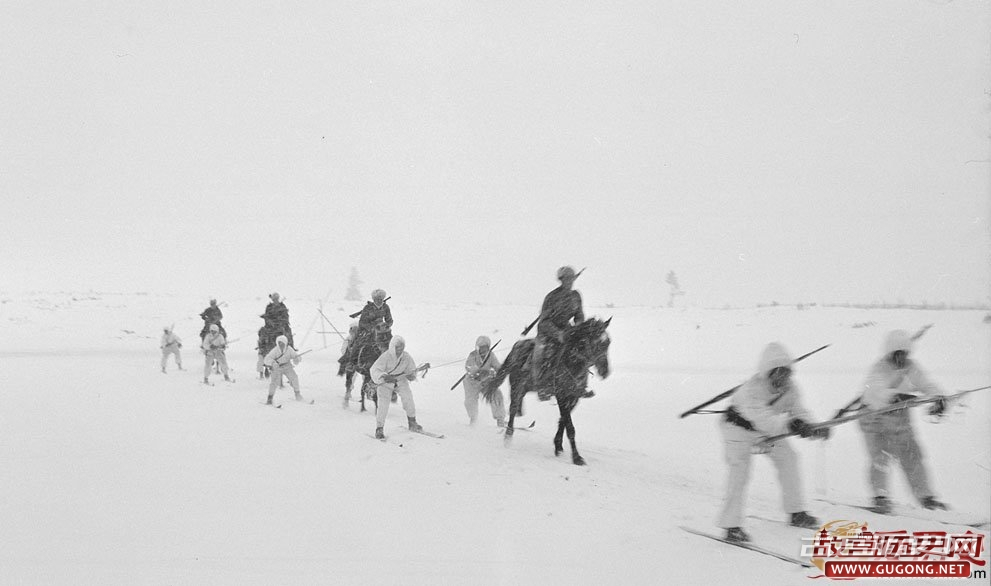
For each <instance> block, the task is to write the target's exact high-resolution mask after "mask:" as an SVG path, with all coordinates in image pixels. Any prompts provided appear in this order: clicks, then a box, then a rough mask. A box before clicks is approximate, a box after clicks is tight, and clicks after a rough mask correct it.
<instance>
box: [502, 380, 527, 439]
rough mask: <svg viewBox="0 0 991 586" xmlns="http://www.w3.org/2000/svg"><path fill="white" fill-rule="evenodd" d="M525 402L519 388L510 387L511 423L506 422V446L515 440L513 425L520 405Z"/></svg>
mask: <svg viewBox="0 0 991 586" xmlns="http://www.w3.org/2000/svg"><path fill="white" fill-rule="evenodd" d="M522 402H523V396H522V394H521V393H520V392H519V391H518V390H517V387H515V386H513V385H512V384H510V385H509V421H507V422H506V433H505V436H504V440H505V443H506V444H509V441H510V440H511V439H513V425H514V424H515V423H516V412H517V409H519V403H522Z"/></svg>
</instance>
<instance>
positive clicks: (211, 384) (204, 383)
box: [200, 380, 217, 387]
mask: <svg viewBox="0 0 991 586" xmlns="http://www.w3.org/2000/svg"><path fill="white" fill-rule="evenodd" d="M200 384H201V385H206V386H208V387H215V386H217V385H216V384H214V383H211V382H207V381H202V380H201V381H200Z"/></svg>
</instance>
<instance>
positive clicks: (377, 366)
mask: <svg viewBox="0 0 991 586" xmlns="http://www.w3.org/2000/svg"><path fill="white" fill-rule="evenodd" d="M369 372H370V373H371V375H372V382H373V383H375V385H376V386H375V393H376V395H377V399H376V403H377V408H376V411H375V423H376V427H375V437H377V438H379V439H381V438H384V437H385V432H384V431H383V428H384V427H385V417H386V416H387V415H388V414H389V403H390V402H391V401H392V395H393V393H395V394H398V395H399V398H400V399H401V400H402V402H403V410H404V411H406V418H407V420H408V421H409V428H410V430H411V431H420V430H422V429H423V428H422V427H421V426H420V424H418V423H417V422H416V404H415V403H414V402H413V391H412V390H410V387H409V383H410V382H412V381H415V380H416V362H415V361H414V360H413V357H412V356H410V355H409V353H407V352H406V340H404V339H403V338H402V336H393V338H392V340H390V341H389V349H388V350H386V351H385V352H383V353H382V355H381V356H379V357H378V359H377V360H376V361H375V363H374V364H372V367H371V369H369Z"/></svg>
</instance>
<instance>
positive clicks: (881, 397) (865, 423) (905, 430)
mask: <svg viewBox="0 0 991 586" xmlns="http://www.w3.org/2000/svg"><path fill="white" fill-rule="evenodd" d="M911 343H912V341H911V337H910V336H909V334H908V333H907V332H905V331H902V330H895V331H893V332H891V333H890V334H888V337H887V339H886V340H885V345H884V356H883V357H882V358H881V359H879V360H878V361H877V362H875V363H874V366H873V367H871V370H870V373H869V374H868V375H867V380H866V381H864V394H863V399H862V400H863V402H864V404H865V405H866V406H867V408H868V409H880V408H881V407H887V406H888V405H891V404H892V403H896V402H898V401H899V398H898V395H915V396H918V395H928V396H934V395H941V394H943V393H942V391H941V390H940V389H939V387H937V386H936V385H935V384H933V383H932V382H931V381H930V380H929V378H928V377H927V376H926V375H925V373H924V372H922V369H921V368H919V366H918V365H917V364H916V363H915V362H913V361H912V360H911V359H908V358H907V359H906V361H905V366H904V367H903V368H896V367H895V365H894V364H892V363H891V361H890V360H889V357H890V356H891V354H892V353H893V352H896V351H898V350H903V351H905V352H909V351H910V350H911ZM857 423H858V424H859V425H860V429H861V431H863V432H864V442H865V443H866V444H867V452H868V454H869V456H870V460H871V463H870V473H869V478H870V484H871V489H872V490H873V491H874V496H876V497H877V496H885V497H886V496H888V472H889V470H890V467H891V466H890V461H891V459H892V458H893V459H895V460H898V463H899V464H900V465H901V467H902V470H904V471H905V476H906V478H908V483H909V486H911V487H912V494H914V495H915V498H916V499H918V500H919V501H921V500H922V499H924V498H925V497H928V496H932V494H933V493H932V488H931V486H930V484H929V475H928V473H927V472H926V466H925V463H924V462H923V461H922V449H921V448H920V447H919V443H918V442H917V441H916V439H915V430H914V429H913V428H912V418H911V416H910V414H909V410H908V409H898V410H895V411H890V412H888V413H882V414H880V415H872V416H868V417H863V418H861V419H859V420H858V421H857Z"/></svg>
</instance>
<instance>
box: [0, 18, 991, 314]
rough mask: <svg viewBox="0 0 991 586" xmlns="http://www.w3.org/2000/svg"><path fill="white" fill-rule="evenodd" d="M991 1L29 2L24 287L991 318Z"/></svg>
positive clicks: (24, 70)
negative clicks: (671, 288) (965, 310)
mask: <svg viewBox="0 0 991 586" xmlns="http://www.w3.org/2000/svg"><path fill="white" fill-rule="evenodd" d="M989 15H991V9H989V4H988V2H987V1H980V2H977V1H956V2H938V1H930V2H925V1H917V0H892V1H877V2H870V3H863V2H849V1H840V2H828V3H823V2H812V1H797V2H796V1H794V0H787V1H785V0H771V1H768V2H761V3H757V4H756V5H755V4H754V3H747V2H738V1H735V0H734V1H717V2H710V3H702V4H699V3H659V2H655V1H653V0H651V1H646V0H635V1H631V2H619V3H617V2H592V3H574V2H536V3H534V2H530V1H518V2H517V1H507V2H497V3H491V2H489V3H482V2H365V1H363V2H348V3H339V2H328V1H325V0H320V1H306V2H291V1H285V2H266V3H258V2H251V1H237V2H203V1H197V2H179V3H177V2H157V1H154V2H153V1H149V2H137V3H136V2H123V1H120V2H117V1H106V2H87V3H70V2H46V1H38V0H32V1H15V0H6V1H4V2H2V3H0V79H2V80H3V81H2V83H0V197H2V200H3V209H4V213H3V214H2V216H0V229H2V232H0V245H2V259H3V260H2V263H3V264H2V270H0V291H21V290H27V289H52V288H58V289H90V288H94V289H97V290H110V291H113V290H121V291H162V292H174V293H200V292H202V293H203V294H204V296H207V295H219V296H221V297H224V296H235V295H238V296H244V295H259V296H262V295H264V294H266V293H268V292H270V291H272V290H278V291H280V292H282V293H283V294H285V295H287V296H289V297H290V298H297V299H299V298H302V297H311V298H312V297H314V296H322V295H323V294H325V293H327V292H328V291H331V292H332V293H334V294H335V295H336V296H341V295H343V293H344V290H345V287H346V281H347V275H348V272H349V270H350V267H351V266H356V267H357V268H358V270H359V273H360V274H361V276H362V278H363V279H364V281H365V282H366V284H365V286H364V292H365V293H368V291H369V290H370V289H371V288H373V287H383V288H385V289H386V290H388V291H389V293H390V294H391V295H393V296H394V297H395V298H396V299H397V300H409V301H422V300H430V299H435V300H442V301H480V302H484V303H492V302H499V301H506V302H514V303H515V302H521V303H534V304H539V303H540V300H541V298H542V296H543V295H544V293H546V292H547V291H548V290H549V289H551V288H552V287H554V286H555V285H556V281H555V279H554V271H555V269H556V268H557V267H558V266H559V265H561V264H572V265H574V266H575V267H577V268H581V267H584V266H587V267H588V271H587V273H586V274H585V275H583V276H582V278H581V280H580V281H579V282H578V286H579V288H580V289H581V290H582V292H583V293H584V294H585V296H586V299H587V300H588V302H589V303H610V302H611V303H617V304H628V303H643V304H662V303H664V302H665V301H666V299H667V290H668V287H667V285H666V284H665V282H664V277H665V275H666V274H667V272H668V271H670V270H674V271H675V272H676V273H677V274H678V276H679V279H680V281H681V285H682V287H683V289H685V291H686V292H687V295H686V296H685V298H684V300H685V301H686V302H688V303H692V304H698V305H722V304H724V303H731V304H746V303H753V302H767V301H770V300H778V301H781V302H794V301H820V302H842V301H873V300H887V301H897V300H904V301H922V300H928V301H930V302H932V301H940V300H942V301H955V302H975V301H987V300H988V297H989V290H991V238H989V215H991V187H989V186H991V163H989V160H991V148H989V144H991V143H989V103H991V102H989V100H991V59H989V54H991V43H989V31H991V18H989Z"/></svg>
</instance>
